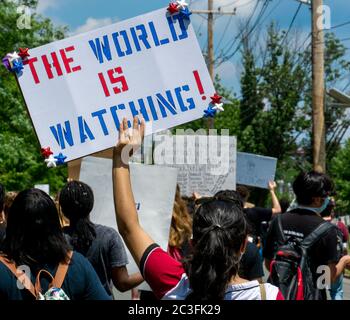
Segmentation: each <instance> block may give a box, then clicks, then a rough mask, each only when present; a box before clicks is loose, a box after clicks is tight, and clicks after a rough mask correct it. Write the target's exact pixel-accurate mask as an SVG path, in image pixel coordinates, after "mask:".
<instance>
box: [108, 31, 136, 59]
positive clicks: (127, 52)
mask: <svg viewBox="0 0 350 320" xmlns="http://www.w3.org/2000/svg"><path fill="white" fill-rule="evenodd" d="M119 35H120V36H121V37H123V40H124V44H125V48H126V49H125V51H123V50H122V48H121V45H120V42H119V39H118V38H119ZM112 38H113V41H114V45H115V48H116V50H117V54H118V57H124V56H125V55H127V56H128V55H130V54H132V49H131V45H130V41H129V38H128V34H127V33H126V31H125V30H122V31H120V32H119V33H118V32H114V33H112Z"/></svg>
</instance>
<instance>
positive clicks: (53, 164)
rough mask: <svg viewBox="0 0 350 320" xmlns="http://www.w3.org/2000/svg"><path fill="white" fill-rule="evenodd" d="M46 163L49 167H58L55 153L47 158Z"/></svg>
mask: <svg viewBox="0 0 350 320" xmlns="http://www.w3.org/2000/svg"><path fill="white" fill-rule="evenodd" d="M45 163H46V165H47V167H48V168H55V167H56V159H55V158H54V156H53V155H50V156H49V157H48V158H47V159H45Z"/></svg>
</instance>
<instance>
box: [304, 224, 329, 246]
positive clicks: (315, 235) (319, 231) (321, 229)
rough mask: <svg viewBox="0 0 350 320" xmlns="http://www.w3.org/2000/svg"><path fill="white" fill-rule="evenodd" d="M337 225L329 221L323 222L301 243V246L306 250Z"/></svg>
mask: <svg viewBox="0 0 350 320" xmlns="http://www.w3.org/2000/svg"><path fill="white" fill-rule="evenodd" d="M332 228H335V226H334V225H333V224H331V223H329V222H327V221H325V222H322V223H321V224H320V225H319V226H318V227H317V228H316V229H315V230H314V231H312V232H311V233H310V234H309V235H308V236H307V237H306V238H305V239H304V240H303V241H302V243H301V247H302V248H303V249H305V250H307V249H308V248H310V247H311V246H312V245H313V244H314V243H316V242H317V241H318V240H319V239H320V238H321V237H322V236H323V235H324V234H325V233H326V232H327V231H328V230H330V229H332Z"/></svg>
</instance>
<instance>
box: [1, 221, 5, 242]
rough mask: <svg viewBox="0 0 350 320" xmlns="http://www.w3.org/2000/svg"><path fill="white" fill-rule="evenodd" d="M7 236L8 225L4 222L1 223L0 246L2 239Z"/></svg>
mask: <svg viewBox="0 0 350 320" xmlns="http://www.w3.org/2000/svg"><path fill="white" fill-rule="evenodd" d="M5 236H6V225H5V224H4V223H3V224H0V246H1V243H2V241H3V240H4V239H5Z"/></svg>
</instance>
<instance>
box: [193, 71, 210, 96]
mask: <svg viewBox="0 0 350 320" xmlns="http://www.w3.org/2000/svg"><path fill="white" fill-rule="evenodd" d="M193 75H194V78H195V79H196V83H197V87H198V91H199V93H200V94H204V89H203V85H202V82H201V78H200V77H199V73H198V71H197V70H195V71H193ZM206 99H207V97H206V96H204V95H203V96H202V100H206Z"/></svg>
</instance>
